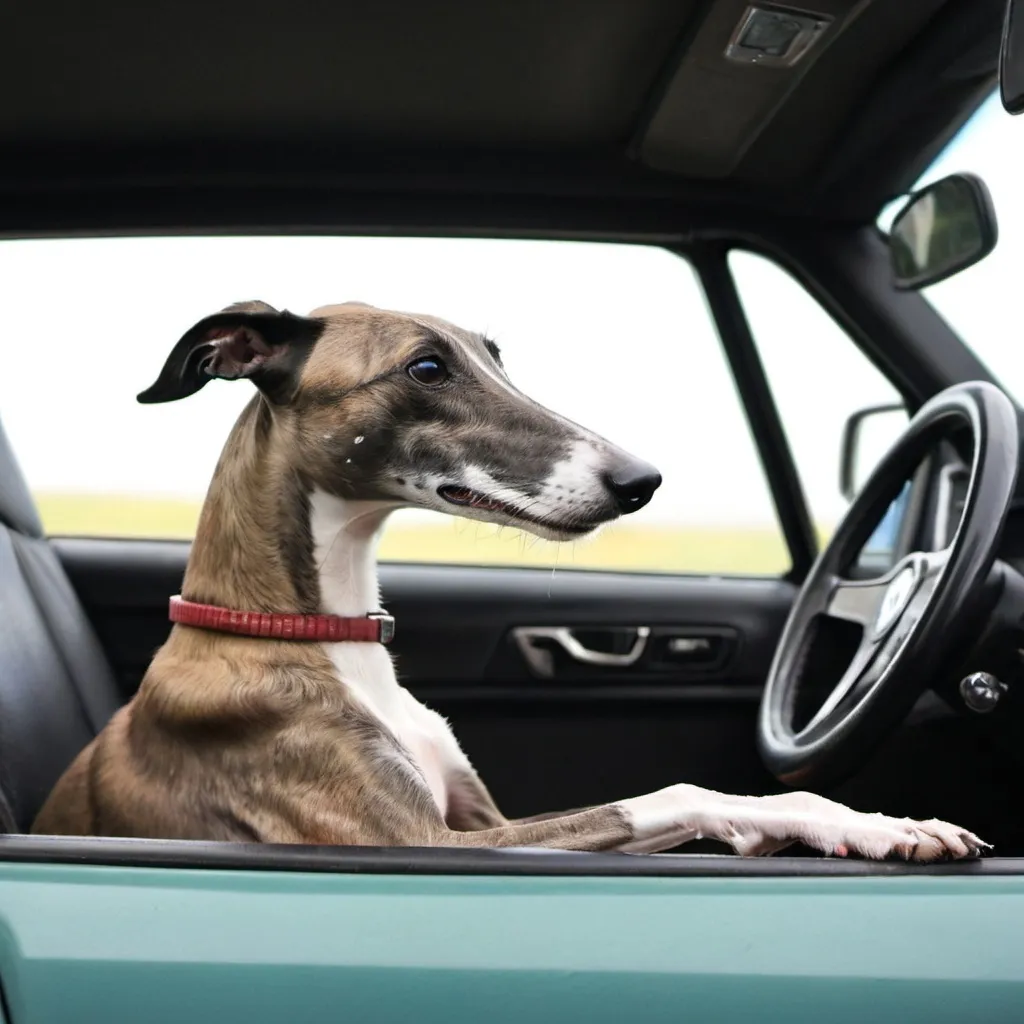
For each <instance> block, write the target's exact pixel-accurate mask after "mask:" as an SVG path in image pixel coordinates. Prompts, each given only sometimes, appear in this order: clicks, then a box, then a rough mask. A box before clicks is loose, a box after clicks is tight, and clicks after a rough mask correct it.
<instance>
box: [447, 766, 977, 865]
mask: <svg viewBox="0 0 1024 1024" xmlns="http://www.w3.org/2000/svg"><path fill="white" fill-rule="evenodd" d="M701 837H703V838H708V839H717V840H719V841H721V842H724V843H727V844H728V845H730V846H731V847H732V848H733V849H734V850H735V851H736V852H737V853H739V854H742V855H755V856H756V855H764V854H767V853H774V852H775V851H777V850H779V849H782V848H783V847H785V846H787V845H789V844H790V843H794V842H802V843H805V844H806V845H807V846H810V847H812V848H814V849H816V850H820V851H821V852H823V853H826V854H833V855H837V856H846V855H847V854H850V853H854V854H859V855H861V856H864V857H869V858H872V859H881V858H883V857H888V856H893V855H896V856H900V857H903V858H906V859H912V860H920V861H928V860H935V859H937V858H939V857H943V856H952V857H955V858H960V857H969V856H975V855H977V854H978V853H979V852H980V851H981V850H982V849H983V848H984V847H985V846H986V845H987V844H985V843H983V842H982V841H981V840H980V839H979V838H978V837H977V836H975V835H973V834H972V833H970V832H967V831H965V830H963V829H960V828H958V827H957V826H955V825H950V824H948V823H946V822H942V821H936V820H931V821H924V822H917V821H911V820H910V819H907V818H903V819H900V818H887V817H884V816H883V815H880V814H861V813H859V812H857V811H853V810H851V809H850V808H848V807H844V806H842V805H841V804H837V803H834V802H833V801H831V800H826V799H825V798H823V797H819V796H815V795H814V794H812V793H784V794H780V795H778V796H767V797H744V796H727V795H725V794H722V793H715V792H712V791H710V790H706V789H700V788H698V787H696V786H688V785H677V786H669V787H668V788H667V789H663V790H659V791H658V792H656V793H649V794H647V795H646V796H640V797H633V798H631V799H628V800H622V801H620V802H618V803H614V804H606V805H604V806H602V807H594V808H590V809H589V810H585V811H580V812H578V813H575V814H567V815H564V816H561V817H551V818H546V819H544V820H541V821H532V822H527V823H513V824H508V825H501V826H497V827H492V828H485V829H481V830H478V831H467V832H457V831H449V833H448V835H447V837H445V838H442V840H441V843H442V845H461V846H505V847H507V846H542V847H550V848H554V849H563V850H623V851H627V852H636V853H656V852H658V851H660V850H667V849H671V848H672V847H675V846H678V845H679V844H681V843H685V842H688V841H689V840H691V839H697V838H701Z"/></svg>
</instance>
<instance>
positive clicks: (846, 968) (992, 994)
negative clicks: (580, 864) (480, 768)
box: [0, 864, 1024, 1024]
mask: <svg viewBox="0 0 1024 1024" xmlns="http://www.w3.org/2000/svg"><path fill="white" fill-rule="evenodd" d="M0 979H2V982H3V987H4V995H5V997H6V1004H7V1007H8V1009H9V1011H10V1018H11V1024H50V1022H57V1021H60V1022H69V1024H72V1022H73V1024H91V1022H97V1024H99V1022H103V1024H111V1022H119V1021H124V1022H133V1024H134V1022H138V1024H163V1022H168V1024H169V1022H172V1021H174V1022H178V1021H188V1022H192V1024H205V1022H211V1024H213V1022H218V1024H222V1022H227V1021H244V1022H245V1024H264V1022H267V1024H269V1022H274V1024H281V1022H292V1021H294V1022H298V1021H314V1020H315V1021H320V1020H325V1021H333V1020H337V1021H367V1022H373V1024H390V1022H396V1024H397V1022H402V1024H409V1022H415V1024H430V1022H433V1021H438V1022H442V1021H443V1022H445V1024H461V1022H473V1024H479V1022H482V1021H486V1022H488V1024H504V1022H512V1021H517V1022H522V1021H526V1022H529V1024H539V1022H543V1021H557V1022H559V1024H568V1022H570V1021H576V1020H579V1021H586V1022H588V1024H604V1022H608V1024H612V1022H615V1024H619V1022H630V1021H633V1020H637V1021H644V1022H649V1021H684V1020H685V1021H709V1022H710V1021H713V1022H722V1024H729V1022H733V1021H737V1022H738V1021H742V1022H743V1024H750V1022H752V1021H758V1020H772V1021H774V1020H779V1021H783V1020H784V1021H786V1024H803V1022H812V1021H813V1022H815V1024H822V1022H827V1024H845V1022H851V1024H853V1022H856V1024H864V1022H865V1021H871V1022H883V1021H890V1020H891V1021H899V1022H900V1024H910V1022H914V1021H926V1022H928V1024H938V1022H945V1021H951V1022H952V1021H956V1022H957V1024H964V1022H968V1021H985V1022H987V1024H992V1022H1000V1021H1014V1022H1018V1024H1019V1022H1021V1021H1024V877H974V878H970V877H960V878H955V877H946V878H943V877H934V876H932V877H925V876H918V877H914V876H909V877H908V876H903V877H892V878H817V879H812V878H805V879H800V878H781V879H780V878H775V879H772V878H764V879H740V878H730V879H711V878H633V879H628V878H603V879H601V878H565V879H558V878H551V877H548V878H530V877H502V878H497V877H491V878H486V877H479V876H477V877H443V876H416V877H410V876H396V875H390V876H383V875H378V876H370V875H328V874H288V873H277V872H267V873H258V872H242V871H200V870H170V869H143V868H138V869H129V868H115V867H87V866H81V867H79V866H65V865H53V866H45V865H28V864H2V865H0ZM0 1024H2V1021H0Z"/></svg>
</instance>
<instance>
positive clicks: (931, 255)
mask: <svg viewBox="0 0 1024 1024" xmlns="http://www.w3.org/2000/svg"><path fill="white" fill-rule="evenodd" d="M998 237H999V236H998V232H997V229H996V212H995V209H994V207H993V206H992V197H991V196H990V195H989V191H988V188H987V187H986V186H985V183H984V182H983V181H982V180H981V178H978V177H976V176H975V175H973V174H951V175H950V176H949V177H948V178H943V179H942V180H941V181H936V182H933V183H932V184H931V185H927V186H925V187H924V188H923V189H921V190H920V191H919V192H915V193H914V194H913V195H912V196H911V197H910V198H909V199H908V200H907V202H906V205H905V206H904V207H903V209H902V210H900V212H899V213H898V214H897V215H896V219H895V220H894V221H893V222H892V227H891V228H890V230H889V258H890V261H891V263H892V272H893V278H894V283H895V285H896V287H897V288H900V289H903V290H917V289H918V288H924V287H925V286H927V285H930V284H937V283H938V282H939V281H944V280H945V279H946V278H947V277H952V276H953V275H954V274H957V273H959V272H960V271H961V270H964V269H965V268H966V267H970V266H972V265H973V264H975V263H977V262H978V261H979V260H982V259H984V258H985V257H986V256H987V255H988V254H989V253H990V252H991V251H992V250H993V249H994V248H995V245H996V239H997V238H998Z"/></svg>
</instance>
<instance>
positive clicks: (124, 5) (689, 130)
mask: <svg viewBox="0 0 1024 1024" xmlns="http://www.w3.org/2000/svg"><path fill="white" fill-rule="evenodd" d="M766 6H768V5H766ZM798 7H799V8H800V9H801V10H805V11H806V10H810V9H813V11H814V12H815V13H816V14H817V15H819V16H821V18H822V19H823V20H825V21H826V22H827V24H826V25H825V28H824V30H823V31H822V32H821V33H820V35H819V37H818V38H817V42H816V43H815V44H814V45H813V46H811V48H810V49H809V50H808V51H807V53H806V54H805V55H804V56H803V57H802V58H801V59H800V60H798V61H797V62H796V63H795V64H793V65H792V66H788V67H786V66H782V67H773V66H766V65H762V64H756V63H743V62H738V61H734V60H730V59H729V58H727V57H726V55H725V51H726V49H727V47H728V46H729V43H730V40H731V39H733V38H734V36H735V34H736V32H737V28H738V26H739V25H740V23H741V21H742V20H743V18H744V17H745V15H746V12H747V10H748V3H747V0H714V2H710V0H518V2H516V3H500V2H490V3H484V2H480V0H472V2H471V0H417V2H410V0H374V2H372V3H368V2H365V0H364V2H359V3H355V2H351V0H348V2H341V0H339V2H334V3H330V4H327V3H322V2H317V0H291V2H289V3H287V4H281V3H270V2H268V0H251V2H247V3H240V2H237V0H220V2H217V3H210V2H209V0H205V2H198V0H175V2H170V0H149V2H147V3H145V4H138V3H132V2H129V0H97V3H95V4H80V3H71V2H67V0H64V2H58V3H57V4H56V5H54V4H20V5H14V6H12V7H10V8H9V9H8V11H7V12H6V13H5V23H6V24H5V36H6V38H7V39H8V47H7V48H6V52H5V56H4V60H3V61H2V62H0V95H2V96H3V100H2V101H0V231H2V232H6V233H9V234H10V233H19V232H27V233H33V232H37V231H38V232H46V231H56V232H65V231H75V230H85V231H94V230H98V229H109V230H121V229H132V228H137V229H143V230H159V229H163V228H169V227H174V226H177V227H182V228H184V227H194V228H199V229H201V228H214V229H230V228H232V227H238V226H241V225H243V224H244V225H247V226H248V227H250V228H252V227H259V226H261V225H262V226H266V227H282V226H286V225H287V226H289V227H292V228H298V229H302V228H311V229H318V228H328V227H338V226H341V225H345V224H350V225H355V226H358V225H359V224H360V223H361V222H362V223H363V224H364V225H365V226H369V227H375V229H380V228H382V227H383V228H387V227H393V228H395V229H399V228H401V229H403V230H406V229H413V230H416V229H422V230H428V229H436V228H438V227H442V226H444V225H449V226H452V227H456V228H458V227H460V226H461V227H463V228H468V227H470V226H472V225H478V226H480V227H481V228H483V227H487V226H490V227H491V228H494V227H497V228H498V229H502V227H503V225H504V227H505V228H508V229H509V230H512V229H514V228H515V226H516V225H523V224H528V225H532V226H533V227H532V229H531V230H534V231H536V230H538V229H539V228H542V227H543V226H544V225H547V226H548V227H550V229H551V231H552V232H553V233H559V232H561V231H563V230H564V229H565V225H567V224H570V223H571V222H572V221H573V218H574V217H576V218H577V220H579V221H580V223H583V222H584V221H587V218H588V217H590V218H593V217H596V220H594V221H593V223H595V224H596V223H607V224H609V225H612V226H614V224H615V223H616V218H617V217H618V218H620V219H621V220H623V221H624V222H625V221H628V222H629V223H630V224H633V225H644V224H649V225H650V226H651V228H652V229H653V228H654V226H655V225H656V224H664V223H665V222H666V221H671V222H672V223H674V224H678V225H682V224H684V223H686V222H687V220H688V219H692V218H695V217H696V218H698V219H699V218H700V217H703V218H705V219H707V218H709V217H710V218H713V217H714V216H715V215H716V211H721V210H724V209H730V210H733V211H736V210H741V211H751V210H755V211H761V212H763V213H772V214H779V213H782V214H787V215H799V216H810V217H815V218H819V219H822V218H824V219H827V220H836V221H849V220H854V221H857V220H860V221H863V220H869V219H871V218H873V217H874V216H875V214H876V213H877V212H878V210H879V209H880V207H881V205H882V204H883V203H884V202H885V200H886V199H888V198H890V197H892V196H894V195H897V194H899V193H900V192H901V191H903V190H905V189H906V188H907V187H908V186H909V185H910V184H911V183H912V182H913V181H914V180H915V178H916V177H917V176H918V175H919V174H920V172H921V171H922V170H924V169H925V167H927V165H928V163H929V162H930V161H931V159H932V158H933V157H934V155H935V154H936V153H937V152H938V151H939V149H941V147H942V145H943V144H944V143H945V142H946V141H947V140H948V139H949V137H950V136H951V135H952V133H953V132H954V131H955V129H956V128H957V127H958V126H959V125H960V124H961V123H962V122H963V121H964V119H965V118H966V117H967V116H968V115H969V113H970V112H971V111H972V110H973V109H974V108H975V107H976V106H977V105H978V103H979V102H980V101H981V100H982V99H983V98H984V96H986V95H987V94H988V93H989V92H990V91H991V89H992V88H993V86H994V83H995V72H996V63H997V52H998V40H999V31H1000V26H1001V11H1002V0H899V2H896V3H894V2H892V0H812V3H811V4H810V5H808V4H806V3H805V2H804V0H801V2H800V4H799V5H798ZM828 19H831V20H828ZM630 210H632V211H633V216H632V217H631V218H630V217H628V216H627V212H628V211H630ZM645 218H646V219H645ZM587 222H588V223H589V222H590V221H587Z"/></svg>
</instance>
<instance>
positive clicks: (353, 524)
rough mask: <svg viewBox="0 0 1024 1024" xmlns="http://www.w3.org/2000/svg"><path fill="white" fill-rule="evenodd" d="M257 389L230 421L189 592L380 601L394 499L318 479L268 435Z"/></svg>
mask: <svg viewBox="0 0 1024 1024" xmlns="http://www.w3.org/2000/svg"><path fill="white" fill-rule="evenodd" d="M272 429H273V428H272V426H271V424H270V423H269V413H268V412H267V410H266V408H265V407H264V406H263V405H262V403H261V402H260V401H259V399H257V400H255V401H254V402H253V403H251V404H250V405H249V406H248V407H247V408H246V410H245V411H244V412H243V413H242V415H241V417H239V420H238V422H237V423H236V425H235V428H234V430H232V432H231V435H230V437H229V438H228V441H227V444H226V445H225V447H224V451H223V453H222V455H221V457H220V461H219V463H218V465H217V468H216V470H215V471H214V475H213V480H212V481H211V483H210V489H209V492H208V494H207V498H206V502H205V504H204V505H203V511H202V514H201V515H200V519H199V525H198V528H197V530H196V537H195V540H194V542H193V545H192V553H191V557H190V558H189V564H188V569H187V570H186V573H185V580H184V584H183V587H182V595H183V596H184V597H185V598H186V599H187V600H192V601H202V602H204V603H207V604H215V605H220V606H222V607H227V608H233V609H238V610H240V611H260V612H299V613H303V614H313V613H318V612H320V613H325V614H330V615H343V616H361V615H366V614H368V613H369V612H372V611H376V610H377V609H378V608H379V607H380V593H379V588H378V584H377V565H376V548H377V540H378V537H379V535H380V531H381V528H382V527H383V525H384V521H385V519H386V518H387V515H388V513H389V512H390V511H391V509H392V507H393V506H391V505H385V504H383V503H380V502H363V501H346V500H343V499H341V498H336V497H333V496H332V495H329V494H326V493H324V492H323V491H319V490H314V489H310V488H309V487H308V486H307V485H304V482H303V481H302V480H301V479H300V478H299V477H298V475H297V474H296V473H295V471H294V469H293V468H292V467H291V466H290V465H289V464H288V463H287V461H286V460H285V459H284V458H282V457H281V454H280V452H279V451H278V450H277V448H276V447H275V445H273V444H270V443H268V436H269V432H270V431H271V430H272Z"/></svg>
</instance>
